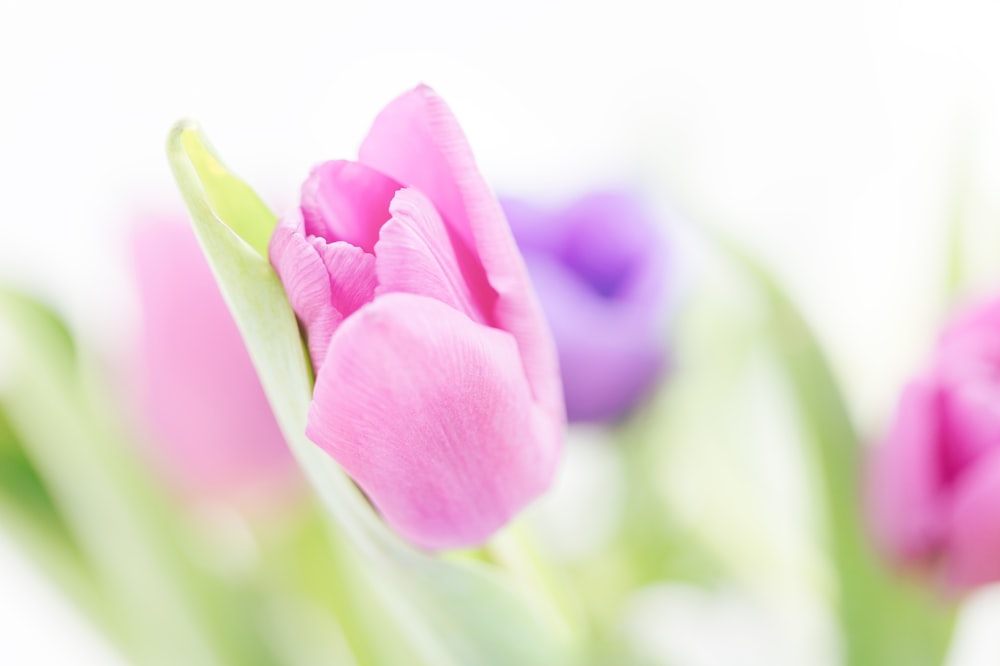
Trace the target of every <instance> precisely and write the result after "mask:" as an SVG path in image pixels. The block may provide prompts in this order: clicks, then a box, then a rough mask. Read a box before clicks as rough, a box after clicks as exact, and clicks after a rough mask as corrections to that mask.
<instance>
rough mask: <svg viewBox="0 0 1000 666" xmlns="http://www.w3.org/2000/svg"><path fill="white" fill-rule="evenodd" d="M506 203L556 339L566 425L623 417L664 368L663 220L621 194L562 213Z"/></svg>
mask: <svg viewBox="0 0 1000 666" xmlns="http://www.w3.org/2000/svg"><path fill="white" fill-rule="evenodd" d="M501 203H502V205H503V207H504V211H505V212H506V213H507V218H508V220H509V221H510V226H511V229H512V230H513V232H514V237H515V239H516V240H517V243H518V245H519V247H520V249H521V252H522V254H523V255H524V259H525V262H526V263H527V265H528V270H529V272H530V273H531V279H532V282H533V283H534V286H535V290H536V292H537V293H538V297H539V300H540V301H541V303H542V308H543V309H544V310H545V314H546V316H547V317H548V320H549V324H550V326H551V328H552V333H553V335H554V336H555V339H556V346H557V347H558V351H559V361H560V366H561V371H562V379H563V390H564V392H565V397H566V411H567V414H568V417H569V419H570V420H571V421H608V420H614V419H620V418H622V417H623V416H625V415H626V414H627V413H628V412H629V411H630V410H631V409H632V408H633V407H634V406H636V405H637V404H638V403H639V402H640V401H641V400H642V399H643V398H645V397H646V396H647V395H648V394H649V392H650V391H651V389H652V388H653V387H654V386H655V384H656V383H657V380H658V378H659V377H660V375H661V373H662V372H663V370H664V367H665V365H666V347H665V340H664V332H663V328H664V327H663V322H664V316H665V308H666V300H667V294H668V268H669V266H668V258H669V257H668V251H667V247H666V243H665V241H664V238H663V236H662V235H661V231H660V229H659V228H658V225H657V224H656V221H655V220H654V219H653V218H652V217H651V215H650V214H649V213H648V211H646V210H645V208H644V207H643V205H642V204H641V203H640V201H639V200H637V199H636V198H635V197H634V196H631V195H628V194H625V193H623V192H601V193H593V194H589V195H587V196H584V197H582V198H580V199H577V200H576V201H574V202H572V203H571V204H570V205H568V206H566V207H565V208H562V209H559V210H544V209H541V208H536V207H534V206H532V205H531V204H528V203H525V202H523V201H518V200H513V199H507V200H504V201H502V202H501Z"/></svg>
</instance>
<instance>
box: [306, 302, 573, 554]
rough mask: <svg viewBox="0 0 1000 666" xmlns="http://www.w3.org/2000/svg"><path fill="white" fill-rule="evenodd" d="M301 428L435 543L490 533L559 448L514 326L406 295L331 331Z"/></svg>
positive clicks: (398, 522)
mask: <svg viewBox="0 0 1000 666" xmlns="http://www.w3.org/2000/svg"><path fill="white" fill-rule="evenodd" d="M306 432H307V434H308V436H309V438H310V439H312V440H313V441H314V442H316V443H317V444H319V445H320V446H322V447H323V448H324V449H326V450H327V451H328V452H329V453H330V454H331V455H332V456H333V457H334V458H335V459H336V460H337V461H338V462H339V463H340V464H341V465H342V466H343V467H344V469H345V470H346V471H347V473H348V474H350V475H351V477H352V478H353V479H354V480H355V481H357V482H358V484H359V485H360V486H361V488H362V489H363V490H364V491H365V492H366V493H367V494H368V495H369V497H370V498H371V499H372V501H373V502H374V504H375V505H376V507H377V508H378V509H379V511H381V512H382V514H383V515H384V516H385V519H386V521H387V522H389V523H390V524H391V525H392V526H393V527H394V528H395V529H396V530H397V531H399V532H400V533H401V534H402V535H403V536H405V537H407V538H408V539H410V540H411V541H412V542H414V543H416V544H418V545H421V546H423V547H426V548H431V549H443V548H455V547H462V546H470V545H473V544H478V543H481V542H482V541H483V540H485V539H486V538H487V537H488V536H489V535H490V534H492V533H493V532H494V531H495V530H496V529H498V528H499V527H500V526H501V525H503V524H504V523H505V522H506V521H507V520H508V519H509V518H510V517H511V516H512V515H513V514H514V513H515V512H517V511H518V510H520V509H521V508H523V507H524V506H525V505H526V504H527V503H528V502H529V501H531V500H532V499H533V498H534V497H536V496H537V495H538V494H539V493H540V492H541V491H542V490H543V489H544V488H545V487H546V486H547V484H548V482H549V480H550V477H551V475H552V473H553V470H554V467H555V464H556V458H557V456H558V451H559V448H560V444H561V442H560V437H561V435H560V428H559V427H558V422H556V421H553V420H552V419H551V418H550V417H549V416H548V415H547V414H545V413H544V412H542V411H541V410H539V409H538V408H537V407H536V406H535V404H534V402H533V400H532V398H531V393H530V388H529V386H528V384H527V382H526V381H525V377H524V373H523V370H522V368H521V364H520V360H519V357H518V350H517V345H516V343H515V341H514V339H513V338H512V337H511V336H510V335H509V334H507V333H504V332H502V331H499V330H496V329H493V328H490V327H487V326H482V325H480V324H477V323H475V322H473V321H472V320H470V319H469V318H468V317H467V316H465V315H464V314H462V313H460V312H458V311H457V310H455V309H453V308H451V307H449V306H447V305H445V304H444V303H441V302H440V301H437V300H435V299H433V298H428V297H425V296H416V295H411V294H402V293H390V294H385V295H383V296H379V297H378V298H376V299H375V301H373V302H372V303H371V304H369V305H366V306H364V307H363V308H361V309H360V310H358V311H357V312H356V313H355V314H354V315H353V316H351V317H350V318H349V319H347V320H346V321H345V322H344V324H343V325H342V326H341V328H340V329H339V330H338V331H337V334H336V335H335V336H334V337H333V339H332V340H331V342H330V348H329V350H328V352H327V357H326V362H325V364H324V365H323V367H322V368H321V369H320V371H319V374H318V375H317V379H316V388H315V392H314V395H313V403H312V406H311V408H310V411H309V420H308V426H307V431H306Z"/></svg>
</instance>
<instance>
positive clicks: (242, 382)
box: [132, 221, 296, 499]
mask: <svg viewBox="0 0 1000 666" xmlns="http://www.w3.org/2000/svg"><path fill="white" fill-rule="evenodd" d="M132 254H133V261H134V269H135V275H136V279H137V286H138V291H139V297H140V301H139V304H140V307H141V317H142V319H141V323H142V330H141V335H140V337H139V340H140V344H141V349H140V351H141V357H140V367H141V370H142V378H141V384H142V385H143V387H144V390H142V391H140V396H141V397H142V399H143V407H144V411H145V413H146V415H147V418H148V421H149V424H150V426H151V428H152V430H153V434H154V436H155V443H156V445H157V447H156V450H155V453H156V454H157V457H158V458H159V459H160V460H161V461H163V462H164V463H165V465H166V467H167V469H168V470H169V471H170V472H171V476H172V477H173V479H174V480H175V481H177V482H178V483H179V485H180V486H181V487H182V488H184V489H185V490H187V491H191V492H194V493H197V494H203V495H211V496H216V497H218V496H225V497H227V498H230V499H231V498H233V497H234V494H236V495H240V496H241V497H242V496H244V495H245V494H247V493H250V494H253V493H255V492H256V491H258V490H263V489H264V488H265V487H267V486H270V487H271V490H279V491H280V490H281V489H282V488H284V487H285V486H284V484H285V483H287V482H288V481H290V480H291V479H294V478H296V477H295V476H294V472H295V466H294V464H293V461H292V458H291V455H289V452H288V449H287V447H286V446H285V443H284V440H283V438H282V436H281V433H280V431H279V430H278V426H277V423H275V420H274V417H273V415H272V414H271V409H270V407H269V406H268V403H267V399H266V398H265V396H264V391H263V389H261V386H260V382H259V380H258V379H257V375H256V373H255V372H254V369H253V365H252V364H251V362H250V358H249V356H248V354H247V352H246V348H245V347H244V346H243V341H242V339H241V338H240V334H239V332H238V330H237V329H236V324H235V323H234V322H233V320H232V318H231V317H230V315H229V311H228V309H227V308H226V304H225V303H224V302H223V300H222V295H221V294H220V293H219V290H218V287H217V286H216V283H215V279H214V278H213V277H212V274H211V271H210V270H209V267H208V264H207V263H206V262H205V260H204V258H203V257H202V255H201V250H200V249H199V248H198V244H197V241H196V240H195V237H194V234H193V233H192V231H191V229H190V227H189V226H188V225H185V224H181V223H174V222H172V221H162V222H153V223H149V224H144V225H142V226H141V227H138V228H137V229H136V230H135V232H134V233H133V236H132ZM275 484H278V485H279V486H280V488H275V487H274V486H275Z"/></svg>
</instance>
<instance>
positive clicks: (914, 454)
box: [871, 300, 1000, 588]
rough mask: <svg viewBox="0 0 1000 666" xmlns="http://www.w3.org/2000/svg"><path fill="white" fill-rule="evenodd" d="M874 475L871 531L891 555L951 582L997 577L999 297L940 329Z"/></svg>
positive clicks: (976, 582)
mask: <svg viewBox="0 0 1000 666" xmlns="http://www.w3.org/2000/svg"><path fill="white" fill-rule="evenodd" d="M871 481H872V483H871V500H872V519H873V523H874V527H875V530H876V535H877V537H878V538H879V540H880V541H881V542H882V545H883V547H884V548H885V549H886V550H887V551H888V553H889V554H890V555H891V556H892V557H893V558H894V559H895V560H897V561H898V562H900V563H902V564H906V565H910V566H917V567H920V568H933V569H936V570H938V571H940V573H941V575H942V576H943V578H944V580H945V582H946V583H947V584H948V585H949V586H951V587H956V588H968V587H972V586H975V585H980V584H984V583H988V582H992V581H997V580H1000V300H995V301H993V302H990V303H987V304H985V305H984V306H981V307H978V308H975V309H973V310H970V311H968V312H967V313H965V314H964V315H962V316H960V317H958V318H957V319H956V320H955V321H954V322H952V324H951V325H950V326H949V327H948V328H947V329H946V330H945V331H944V333H943V335H942V336H941V339H940V342H939V343H938V346H937V349H936V350H935V352H934V355H933V357H932V359H931V362H930V363H929V364H928V367H927V369H926V370H925V371H924V372H923V373H921V374H920V375H919V376H918V377H916V378H915V379H914V380H912V381H911V382H910V384H909V385H908V386H907V387H906V390H905V391H904V392H903V395H902V397H901V399H900V403H899V407H898V411H897V414H896V419H895V421H894V423H893V426H892V428H891V430H890V431H889V435H888V437H887V438H886V441H885V442H884V444H883V446H882V447H881V448H880V449H879V450H878V451H877V452H876V456H875V460H874V465H873V468H872V478H871Z"/></svg>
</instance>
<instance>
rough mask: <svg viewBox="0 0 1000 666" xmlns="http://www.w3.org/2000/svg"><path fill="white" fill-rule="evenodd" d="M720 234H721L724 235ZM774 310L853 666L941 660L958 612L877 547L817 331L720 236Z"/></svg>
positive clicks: (856, 441) (844, 414)
mask: <svg viewBox="0 0 1000 666" xmlns="http://www.w3.org/2000/svg"><path fill="white" fill-rule="evenodd" d="M716 240H718V239H716ZM719 244H720V246H721V247H722V249H723V250H725V251H726V252H727V254H728V256H729V257H730V258H732V259H733V260H734V262H735V264H736V265H737V266H738V267H739V268H740V269H742V273H743V275H744V276H745V277H746V278H747V279H748V281H749V282H750V283H751V284H752V285H753V286H754V287H755V288H756V290H757V291H758V292H759V293H760V295H761V296H762V297H763V300H764V302H765V304H766V307H767V308H768V311H769V333H770V336H769V339H770V343H771V348H772V350H773V352H774V353H775V354H776V355H777V357H778V359H779V361H780V363H781V365H782V367H783V368H784V371H785V374H786V376H787V377H788V380H789V383H790V384H791V387H792V389H793V395H794V397H795V400H796V401H797V403H798V404H797V407H798V411H799V415H800V419H801V425H802V429H803V431H804V434H805V436H806V440H807V441H808V442H809V443H811V444H812V452H813V457H814V459H815V461H816V463H817V468H818V470H819V479H818V482H819V484H820V486H821V488H822V492H823V494H824V505H825V509H826V520H827V531H828V536H829V549H830V553H831V557H832V559H833V561H834V564H835V566H836V574H837V577H838V579H837V595H838V599H837V605H838V611H839V614H840V619H841V628H842V630H843V639H844V657H845V662H846V663H847V664H848V665H849V666H870V665H871V664H908V665H912V666H937V665H939V664H941V663H942V661H943V659H944V655H945V653H946V651H947V647H948V644H949V640H950V635H951V629H952V625H953V622H954V613H955V609H954V606H953V604H952V603H950V602H949V601H947V600H945V599H943V598H940V597H937V596H936V595H935V594H934V591H933V590H931V589H930V588H929V587H926V586H921V585H920V584H918V583H915V581H911V580H906V579H904V578H902V577H901V576H900V575H899V574H898V573H897V572H894V571H892V570H890V569H889V567H888V566H887V565H886V564H885V563H884V561H883V560H882V559H881V558H880V557H879V556H878V554H877V553H876V552H875V551H874V548H873V545H872V543H871V540H870V539H869V537H868V533H867V530H866V528H865V526H866V521H865V507H864V504H863V500H864V497H865V489H864V485H863V479H864V467H865V451H864V447H863V446H862V443H861V439H860V437H859V436H858V433H857V431H856V430H855V427H854V424H853V422H852V420H851V416H850V412H849V410H848V407H847V402H846V400H845V399H844V396H843V394H842V392H841V390H840V386H839V385H838V382H837V380H836V378H835V376H834V373H833V370H832V368H831V367H830V364H829V362H828V361H827V359H826V356H825V354H824V353H823V349H822V347H821V345H820V343H819V341H818V340H817V338H816V336H815V334H814V333H813V332H812V329H811V327H810V326H809V324H808V322H807V321H806V319H805V317H803V315H802V313H801V312H799V310H798V308H797V307H796V306H795V304H794V303H793V302H792V300H791V299H790V298H789V296H788V295H787V294H786V293H785V292H784V291H783V290H782V289H781V286H780V285H779V284H778V282H777V281H776V280H775V279H774V278H773V277H772V276H771V274H770V273H768V271H767V270H766V269H765V268H764V267H763V266H762V265H761V264H760V263H758V262H757V261H756V260H754V259H753V258H752V257H750V256H749V255H748V254H746V253H745V252H743V251H742V249H740V248H737V247H735V246H733V245H732V244H729V243H727V242H725V241H719Z"/></svg>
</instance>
